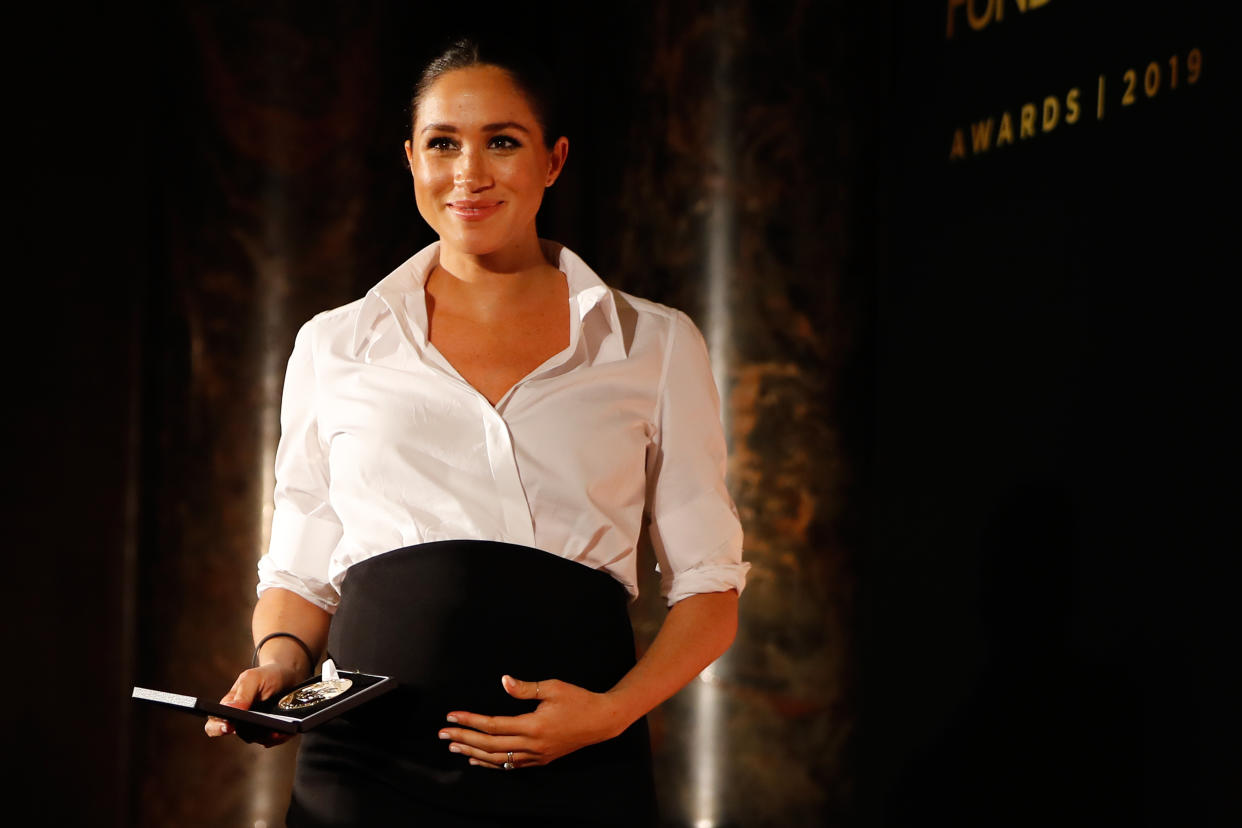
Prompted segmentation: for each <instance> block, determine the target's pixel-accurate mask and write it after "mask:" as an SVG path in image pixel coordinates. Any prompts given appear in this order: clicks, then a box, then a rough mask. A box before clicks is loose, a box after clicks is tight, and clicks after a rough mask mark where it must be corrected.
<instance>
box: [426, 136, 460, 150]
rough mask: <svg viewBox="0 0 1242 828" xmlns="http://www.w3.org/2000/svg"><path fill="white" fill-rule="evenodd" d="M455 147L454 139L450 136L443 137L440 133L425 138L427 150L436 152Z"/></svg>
mask: <svg viewBox="0 0 1242 828" xmlns="http://www.w3.org/2000/svg"><path fill="white" fill-rule="evenodd" d="M456 147H457V142H456V141H454V140H453V139H452V138H445V137H444V136H442V135H440V136H436V137H434V138H430V139H428V140H427V149H429V150H436V151H438V152H446V151H448V150H451V149H455V148H456Z"/></svg>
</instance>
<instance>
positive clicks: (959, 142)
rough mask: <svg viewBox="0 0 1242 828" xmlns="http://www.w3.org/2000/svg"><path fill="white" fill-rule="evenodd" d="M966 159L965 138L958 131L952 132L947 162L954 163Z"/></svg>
mask: <svg viewBox="0 0 1242 828" xmlns="http://www.w3.org/2000/svg"><path fill="white" fill-rule="evenodd" d="M965 157H966V136H964V135H962V131H961V130H960V129H955V130H953V145H952V146H951V147H949V160H950V161H956V160H958V159H960V158H965Z"/></svg>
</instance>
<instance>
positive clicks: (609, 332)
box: [351, 239, 626, 364]
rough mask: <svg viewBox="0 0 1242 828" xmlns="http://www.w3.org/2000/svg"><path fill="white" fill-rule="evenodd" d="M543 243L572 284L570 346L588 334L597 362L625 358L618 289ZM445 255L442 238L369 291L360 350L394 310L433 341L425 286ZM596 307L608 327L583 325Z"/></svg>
mask: <svg viewBox="0 0 1242 828" xmlns="http://www.w3.org/2000/svg"><path fill="white" fill-rule="evenodd" d="M540 244H541V245H542V246H543V253H544V256H545V257H546V258H547V260H548V261H550V262H552V261H555V262H556V267H557V269H558V270H560V271H561V272H562V273H564V274H565V279H566V281H567V282H568V285H569V303H570V312H571V320H572V323H573V327H572V328H571V330H570V348H571V349H572V348H573V347H574V346H575V345H576V344H577V343H578V340H579V338H580V336H588V337H591V339H592V340H593V341H590V342H588V343H587V345H588V348H587V352H588V353H589V354H590V355H591V357H590V361H591V362H592V363H593V364H601V363H606V362H615V361H617V360H620V359H624V358H625V356H626V353H625V342H624V337H623V334H622V330H621V321H620V318H619V317H618V316H617V305H616V299H615V298H614V296H613V293H612V290H611V289H610V288H609V287H608V286H607V285H606V284H604V281H603V280H602V279H600V278H599V276H597V275H596V274H595V271H593V270H591V268H590V267H589V266H588V265H587V263H586V262H584V261H583V260H582V259H581V258H580V257H579V256H578V254H576V253H574V252H573V251H572V250H570V249H569V248H568V247H565V246H564V245H562V244H558V243H557V242H553V241H547V240H546V239H540ZM439 259H440V243H439V242H433V243H431V244H429V245H428V246H426V247H424V248H423V249H422V250H420V251H418V252H417V253H415V254H414V255H413V256H411V257H410V258H409V259H407V260H406V261H405V262H404V263H402V264H401V265H400V266H399V267H397V269H396V270H394V271H393V272H392V273H389V274H388V275H387V276H385V277H384V278H383V279H381V280H380V281H379V283H378V284H376V285H375V287H373V288H371V289H370V290H369V291H367V295H366V296H365V297H363V300H362V304H361V306H360V307H359V309H358V316H357V320H356V321H355V323H354V334H353V340H352V342H351V346H352V349H353V353H354V354H355V355H357V354H358V353H360V352H361V350H362V348H363V346H364V345H365V344H366V342H367V341H368V340H369V339H370V338H371V337H372V336H373V334H374V332H375V330H376V326H377V325H378V324H379V323H380V322H381V320H382V319H383V318H384V317H385V316H386V315H389V314H391V315H392V317H393V319H394V320H395V321H396V322H397V324H398V325H400V326H401V327H402V328H405V329H406V330H405V333H406V335H407V336H409V337H410V339H411V340H412V341H413V342H414V343H415V344H416V345H418V347H420V348H425V347H426V346H427V303H426V299H425V297H424V294H423V286H424V285H425V284H426V282H427V275H428V274H429V273H431V269H432V268H433V267H435V264H436V262H438V261H439ZM592 311H596V312H597V313H598V314H599V315H600V316H601V317H602V321H603V322H604V323H605V324H604V325H603V326H595V325H590V326H588V325H584V324H583V323H584V321H585V320H586V319H587V317H588V315H589V314H590V313H591V312H592ZM407 326H408V327H407ZM592 332H594V333H592Z"/></svg>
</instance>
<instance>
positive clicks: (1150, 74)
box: [1143, 60, 1160, 98]
mask: <svg viewBox="0 0 1242 828" xmlns="http://www.w3.org/2000/svg"><path fill="white" fill-rule="evenodd" d="M1159 91H1160V64H1159V63H1156V62H1155V61H1154V60H1153V61H1152V62H1151V63H1149V64H1147V71H1146V72H1144V73H1143V92H1144V93H1145V94H1146V95H1147V97H1149V98H1154V97H1155V96H1156V93H1157V92H1159Z"/></svg>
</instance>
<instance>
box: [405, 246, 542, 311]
mask: <svg viewBox="0 0 1242 828" xmlns="http://www.w3.org/2000/svg"><path fill="white" fill-rule="evenodd" d="M424 289H425V291H426V294H427V297H428V302H429V305H430V306H431V307H435V306H440V307H451V308H452V309H453V312H454V313H455V314H458V315H464V316H468V317H471V318H473V319H475V320H476V321H479V322H491V321H497V320H501V319H503V318H504V317H505V316H506V315H510V314H512V313H513V312H514V311H518V310H520V309H522V308H524V307H527V306H530V305H532V304H538V303H540V302H545V301H548V299H549V294H550V293H551V294H552V295H553V296H555V295H558V294H564V293H565V287H564V277H563V276H562V275H561V273H560V271H558V270H557V269H556V268H555V267H554V266H553V265H551V264H549V263H548V260H547V259H545V258H544V255H543V247H542V245H540V244H539V240H538V238H534V239H533V240H532V243H531V244H524V245H522V246H520V247H514V248H507V249H503V250H497V251H494V252H492V253H488V254H484V255H475V254H469V253H463V252H462V251H460V250H457V249H454V248H452V247H446V246H445V245H443V244H441V246H440V259H439V264H438V265H437V266H436V267H434V268H433V269H432V271H431V273H430V274H429V275H428V277H427V284H426V285H425V288H424Z"/></svg>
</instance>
